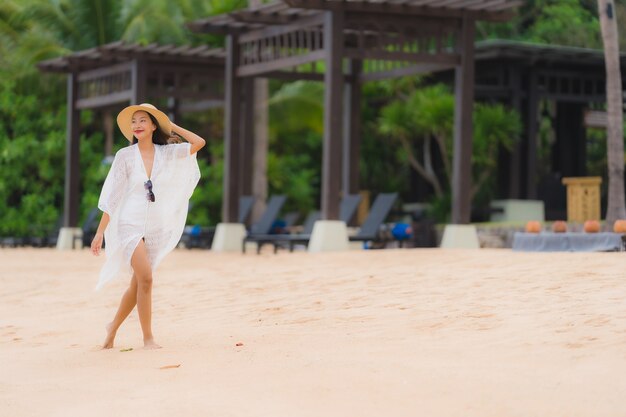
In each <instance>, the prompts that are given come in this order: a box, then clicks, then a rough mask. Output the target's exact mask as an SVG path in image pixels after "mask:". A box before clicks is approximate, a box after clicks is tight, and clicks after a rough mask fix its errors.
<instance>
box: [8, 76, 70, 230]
mask: <svg viewBox="0 0 626 417" xmlns="http://www.w3.org/2000/svg"><path fill="white" fill-rule="evenodd" d="M13 87H14V86H13V85H11V84H7V83H0V171H1V172H2V177H1V179H0V235H5V236H6V235H16V236H24V235H32V236H43V235H46V234H47V233H48V232H49V231H50V230H51V229H52V228H53V227H54V225H55V224H56V223H57V220H58V217H59V215H60V213H61V207H62V196H63V184H64V175H63V174H64V173H63V168H62V167H63V165H64V158H65V135H64V133H63V132H62V131H61V130H59V129H58V128H57V126H59V125H62V124H63V123H64V117H65V115H64V112H63V110H62V109H61V110H58V111H46V112H42V110H41V107H40V101H39V100H38V99H37V97H35V96H22V95H18V94H16V93H15V91H14V88H13ZM59 167H61V169H59Z"/></svg>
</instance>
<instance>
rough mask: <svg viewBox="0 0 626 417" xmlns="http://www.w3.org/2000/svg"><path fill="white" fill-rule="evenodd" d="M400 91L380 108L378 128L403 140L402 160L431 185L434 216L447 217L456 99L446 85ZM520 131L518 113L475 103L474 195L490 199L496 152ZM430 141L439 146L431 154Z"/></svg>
mask: <svg viewBox="0 0 626 417" xmlns="http://www.w3.org/2000/svg"><path fill="white" fill-rule="evenodd" d="M399 95H400V96H401V98H399V99H396V100H394V101H391V102H390V103H389V104H387V105H386V106H384V107H383V108H382V110H381V112H380V115H381V116H380V122H379V130H380V132H381V133H382V134H384V135H386V136H388V137H389V138H391V139H395V140H397V141H399V142H401V143H402V145H403V151H404V155H406V159H401V158H398V160H399V161H402V162H404V163H408V164H409V165H411V167H412V168H414V169H415V170H416V172H417V173H418V174H419V175H420V176H422V177H423V178H424V179H425V180H426V181H428V182H429V183H430V184H431V185H432V187H433V189H434V191H435V194H434V199H435V201H434V202H433V206H434V207H435V208H436V217H438V218H439V219H443V218H445V217H446V216H447V213H448V211H449V206H445V204H447V201H448V200H449V198H450V197H449V195H450V187H451V182H450V176H451V169H450V166H451V163H452V157H453V150H454V149H453V145H452V133H453V129H452V128H453V122H454V98H453V96H452V95H451V93H450V92H449V88H448V87H447V86H445V85H442V84H436V85H431V86H425V87H422V88H418V89H416V90H414V91H413V92H412V93H411V94H410V95H409V96H408V97H406V98H405V97H404V94H403V93H401V94H399ZM521 130H522V124H521V120H520V117H519V115H518V114H517V113H516V112H514V111H512V110H507V109H506V108H505V107H504V106H502V105H500V104H495V105H494V104H482V103H478V104H476V105H475V109H474V140H473V146H472V171H473V173H472V176H473V178H472V181H473V185H474V189H473V190H472V195H474V196H476V195H479V196H481V197H483V198H482V199H488V198H489V197H491V195H490V194H491V193H490V191H491V190H492V189H493V188H494V187H493V186H494V184H493V177H494V176H493V175H492V174H493V173H494V172H495V171H496V169H497V161H498V158H497V152H498V150H499V149H500V148H504V149H507V150H510V149H511V148H512V146H513V144H514V143H515V141H516V140H517V138H518V137H519V134H520V133H521ZM432 143H436V144H437V145H436V146H437V149H438V152H433V149H432ZM416 145H417V146H416ZM420 150H421V151H420ZM436 155H439V156H440V157H439V160H438V161H435V160H434V159H435V158H436ZM444 208H445V210H444ZM440 210H443V211H441V212H440Z"/></svg>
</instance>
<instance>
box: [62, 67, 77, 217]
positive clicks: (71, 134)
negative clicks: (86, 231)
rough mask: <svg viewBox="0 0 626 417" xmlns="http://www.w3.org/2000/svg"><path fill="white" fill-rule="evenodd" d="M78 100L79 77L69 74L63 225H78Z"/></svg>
mask: <svg viewBox="0 0 626 417" xmlns="http://www.w3.org/2000/svg"><path fill="white" fill-rule="evenodd" d="M77 100H78V77H77V74H74V73H70V74H68V76H67V121H66V129H67V136H66V142H65V143H66V145H65V196H64V197H65V201H64V204H65V205H64V211H63V227H78V216H79V207H80V204H79V195H78V193H79V185H80V177H79V168H80V110H77V109H76V101H77Z"/></svg>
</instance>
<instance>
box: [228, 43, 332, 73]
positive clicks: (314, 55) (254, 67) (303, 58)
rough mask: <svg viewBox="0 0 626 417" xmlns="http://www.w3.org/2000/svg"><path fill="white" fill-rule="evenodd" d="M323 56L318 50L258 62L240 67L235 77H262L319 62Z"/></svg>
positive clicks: (322, 51)
mask: <svg viewBox="0 0 626 417" xmlns="http://www.w3.org/2000/svg"><path fill="white" fill-rule="evenodd" d="M324 56H325V53H324V50H323V49H320V50H317V51H313V52H309V53H306V54H302V55H294V56H289V57H286V58H280V59H275V60H272V61H267V62H259V63H258V64H250V65H242V66H240V67H239V69H238V70H237V76H239V77H250V76H258V75H263V74H267V73H270V72H273V71H276V70H281V69H285V68H290V67H296V66H299V65H303V64H306V63H308V62H314V61H319V60H321V59H324Z"/></svg>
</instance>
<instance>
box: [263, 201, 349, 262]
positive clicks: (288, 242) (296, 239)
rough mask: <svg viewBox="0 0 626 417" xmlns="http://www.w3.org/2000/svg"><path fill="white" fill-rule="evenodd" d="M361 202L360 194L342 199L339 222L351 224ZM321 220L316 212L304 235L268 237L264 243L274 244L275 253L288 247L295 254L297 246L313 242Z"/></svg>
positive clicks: (310, 218) (305, 227)
mask: <svg viewBox="0 0 626 417" xmlns="http://www.w3.org/2000/svg"><path fill="white" fill-rule="evenodd" d="M360 202H361V196H360V195H359V194H348V195H346V196H345V197H343V198H342V199H341V205H340V206H339V220H341V221H342V222H344V223H346V224H347V223H349V222H350V221H351V220H352V218H353V217H354V214H355V213H356V210H357V208H358V207H359V203H360ZM320 218H321V214H320V212H319V211H315V212H312V213H310V214H309V216H308V217H307V220H306V221H305V225H304V228H303V229H304V230H303V233H300V234H294V235H274V236H267V239H265V240H264V241H263V243H272V244H273V245H274V253H276V252H278V248H280V247H284V246H287V247H288V248H289V251H290V252H293V249H294V247H295V245H308V244H309V240H311V233H313V226H314V225H315V222H316V221H317V220H319V219H320Z"/></svg>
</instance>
